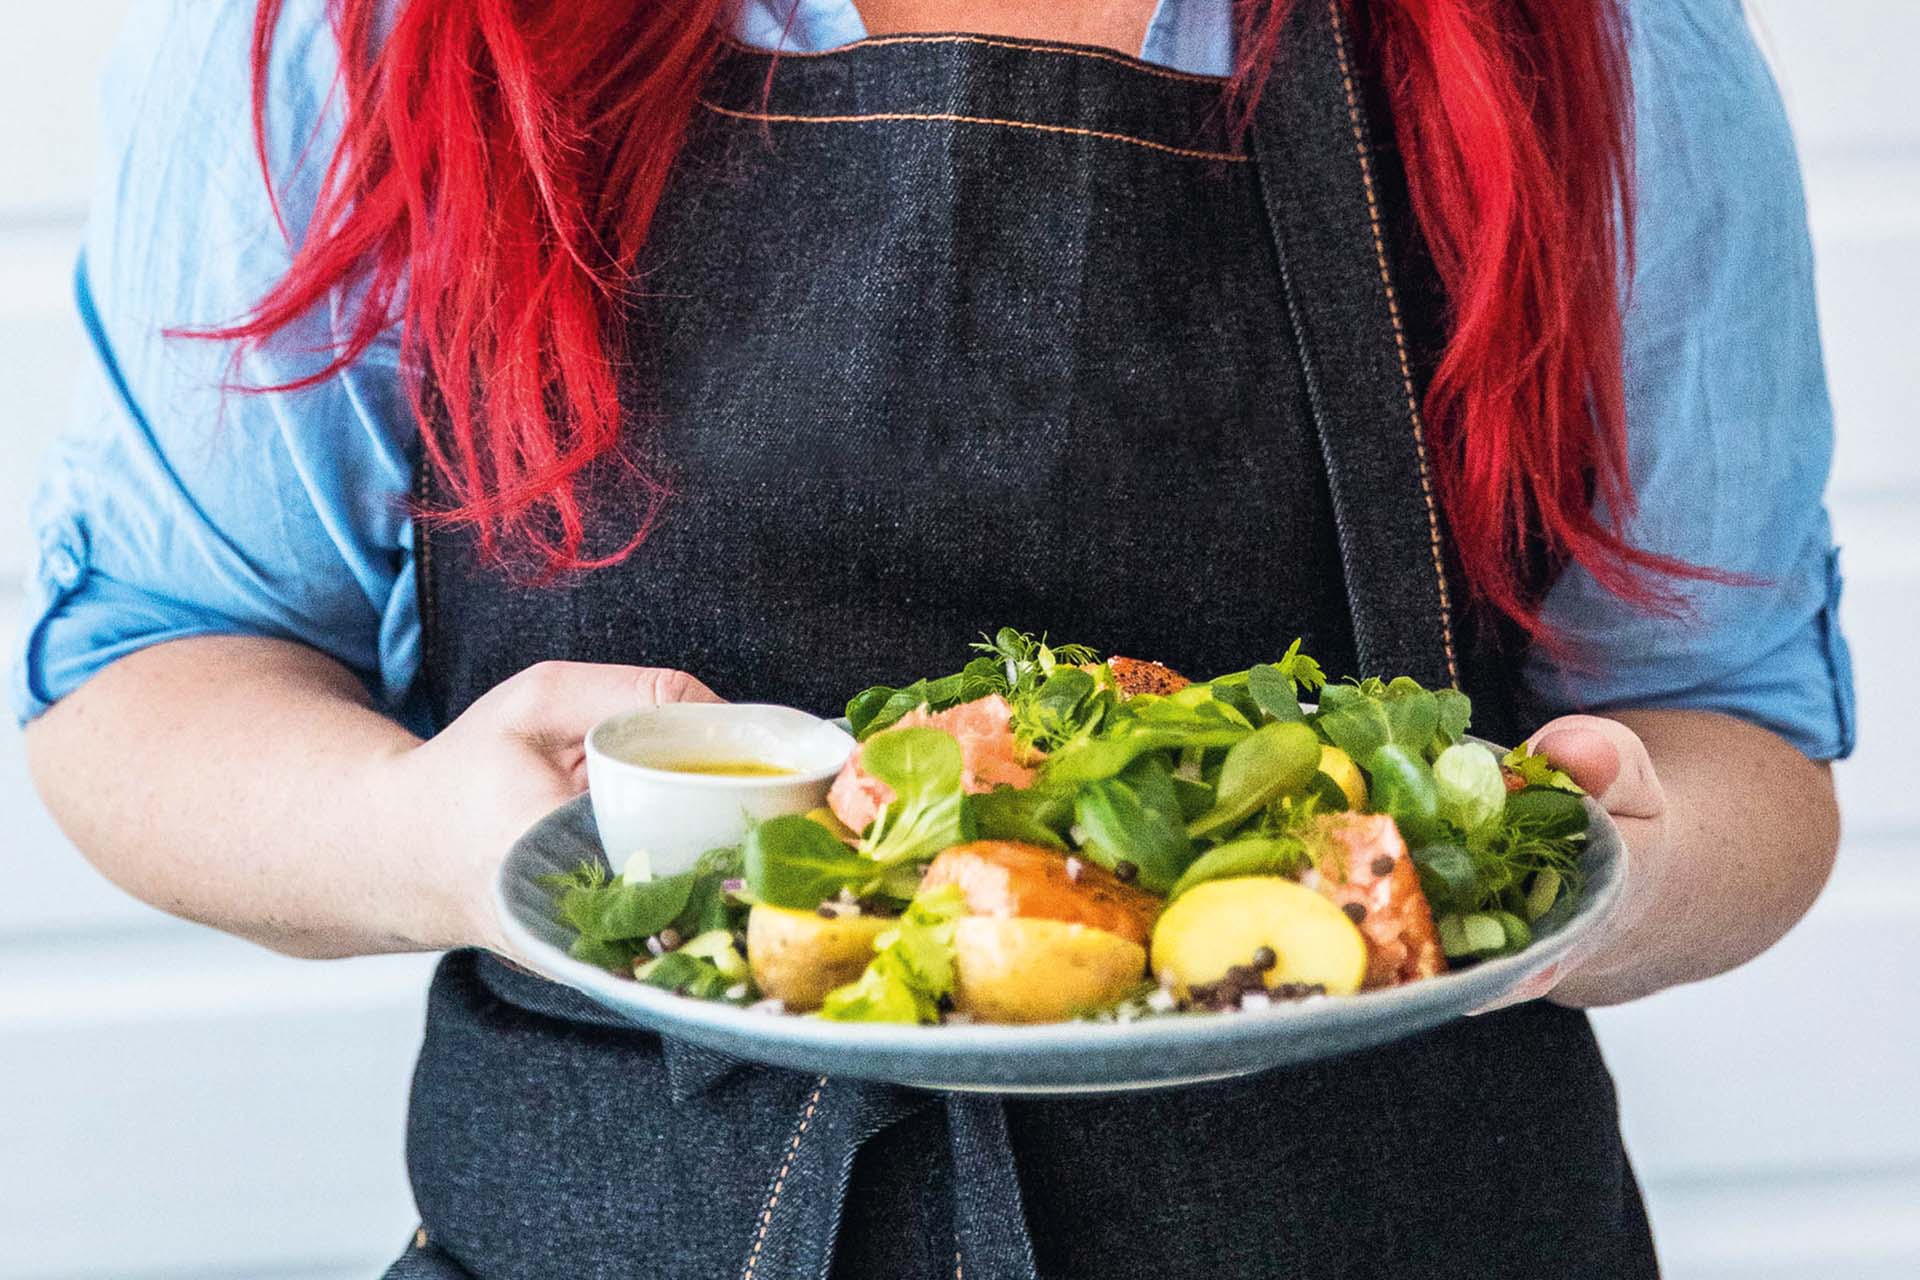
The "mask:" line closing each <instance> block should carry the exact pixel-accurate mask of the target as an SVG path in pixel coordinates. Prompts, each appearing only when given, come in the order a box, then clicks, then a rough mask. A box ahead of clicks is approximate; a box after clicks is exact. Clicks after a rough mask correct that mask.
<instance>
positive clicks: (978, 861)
mask: <svg viewBox="0 0 1920 1280" xmlns="http://www.w3.org/2000/svg"><path fill="white" fill-rule="evenodd" d="M1074 861H1075V862H1077V863H1078V864H1079V865H1078V866H1076V867H1069V865H1068V862H1067V855H1066V854H1064V853H1061V852H1060V851H1059V850H1057V849H1049V848H1046V847H1045V846H1043V845H1037V844H1022V843H1020V842H1019V841H1016V840H975V841H973V842H971V843H969V844H960V845H955V846H954V847H953V848H951V849H948V850H947V851H946V852H945V853H942V854H941V855H940V856H939V857H937V858H935V859H934V860H933V865H931V866H929V867H928V868H927V875H926V879H924V880H922V881H921V886H922V887H923V888H927V889H931V888H933V887H934V886H936V885H942V884H957V885H959V886H960V892H961V895H962V896H963V897H965V899H966V902H967V913H968V914H969V915H976V916H1029V917H1032V918H1034V919H1039V920H1059V921H1061V922H1063V923H1066V924H1084V925H1091V926H1093V927H1094V928H1096V929H1104V930H1106V931H1107V932H1108V933H1117V934H1119V935H1120V936H1121V937H1123V938H1127V939H1129V940H1131V941H1133V942H1136V943H1138V944H1139V945H1140V946H1142V947H1144V946H1146V945H1147V939H1148V937H1149V936H1151V934H1152V932H1153V919H1154V917H1155V916H1157V915H1159V914H1160V899H1159V898H1157V897H1155V896H1154V895H1153V894H1151V893H1148V892H1147V891H1146V890H1145V889H1139V888H1136V887H1134V886H1133V885H1130V884H1123V883H1122V882H1121V881H1120V880H1118V879H1117V878H1115V876H1114V874H1113V873H1112V872H1111V871H1108V870H1107V869H1106V868H1104V867H1102V866H1100V865H1099V864H1098V863H1094V862H1090V861H1085V860H1083V859H1078V858H1076V859H1075V860H1074Z"/></svg>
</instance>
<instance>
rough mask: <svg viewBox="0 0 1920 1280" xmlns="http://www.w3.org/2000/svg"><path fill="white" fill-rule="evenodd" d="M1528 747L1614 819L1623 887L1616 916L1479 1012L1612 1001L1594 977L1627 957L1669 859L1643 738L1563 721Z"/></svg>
mask: <svg viewBox="0 0 1920 1280" xmlns="http://www.w3.org/2000/svg"><path fill="white" fill-rule="evenodd" d="M1528 743H1529V745H1530V746H1531V747H1532V748H1533V749H1534V750H1535V751H1538V752H1540V753H1541V754H1543V755H1545V756H1547V757H1548V758H1549V759H1550V760H1552V761H1553V763H1554V766H1555V767H1556V768H1559V769H1562V770H1565V771H1566V773H1567V774H1568V775H1569V776H1571V777H1572V778H1573V780H1574V781H1575V782H1577V783H1579V784H1580V786H1581V788H1582V789H1583V790H1585V791H1586V792H1587V794H1588V795H1590V796H1592V797H1593V798H1594V799H1595V800H1596V801H1598V802H1599V804H1600V806H1601V807H1602V808H1604V809H1605V810H1606V811H1607V812H1608V813H1609V814H1610V815H1612V817H1613V820H1614V822H1615V823H1616V824H1617V825H1618V826H1619V828H1620V835H1621V837H1622V843H1623V844H1624V845H1625V853H1626V884H1625V890H1624V892H1623V893H1622V894H1621V896H1620V900H1619V902H1617V903H1616V904H1615V906H1614V909H1613V911H1612V912H1611V913H1610V914H1609V915H1608V916H1607V917H1606V918H1605V919H1604V920H1602V921H1601V922H1600V924H1599V925H1598V926H1596V927H1595V928H1594V929H1593V930H1592V932H1590V933H1588V934H1587V936H1586V937H1584V938H1582V939H1581V940H1580V941H1579V943H1577V944H1576V945H1575V946H1574V948H1573V949H1572V950H1571V951H1569V952H1568V953H1567V954H1566V955H1565V956H1563V957H1561V958H1560V959H1559V960H1557V961H1555V962H1554V963H1553V964H1552V965H1550V966H1549V967H1547V968H1546V969H1544V970H1542V971H1541V972H1540V973H1538V974H1536V975H1535V976H1534V977H1532V978H1530V979H1528V980H1527V981H1526V982H1524V983H1522V984H1521V985H1520V986H1519V987H1517V988H1515V989H1514V990H1513V991H1512V992H1511V993H1509V994H1508V995H1506V996H1504V997H1502V998H1501V999H1499V1000H1497V1001H1495V1002H1494V1003H1493V1004H1490V1005H1488V1006H1487V1007H1486V1008H1484V1009H1481V1010H1478V1011H1477V1012H1480V1013H1488V1012H1491V1011H1492V1010H1494V1009H1503V1008H1505V1007H1506V1006H1508V1005H1511V1004H1520V1003H1522V1002H1524V1001H1527V1000H1536V999H1539V998H1540V997H1542V996H1547V995H1551V996H1552V998H1553V999H1554V1000H1555V1001H1556V1002H1558V1003H1560V1004H1569V1005H1587V1004H1605V1003H1609V1000H1608V998H1607V996H1606V994H1604V993H1603V990H1602V984H1600V983H1598V982H1597V981H1596V980H1597V979H1600V978H1602V977H1603V975H1605V974H1606V972H1607V971H1608V969H1609V968H1611V967H1612V966H1613V965H1614V964H1616V963H1618V962H1619V961H1620V960H1621V959H1623V958H1624V957H1623V956H1622V955H1621V954H1620V952H1621V950H1622V948H1621V946H1620V944H1621V943H1622V942H1623V941H1624V940H1625V939H1626V937H1627V935H1628V934H1629V933H1631V932H1632V930H1633V927H1634V926H1635V925H1636V924H1638V923H1639V922H1640V921H1641V920H1642V919H1643V918H1644V917H1645V916H1646V914H1647V909H1648V907H1649V906H1651V905H1652V903H1653V902H1654V900H1655V899H1656V898H1657V897H1658V896H1659V886H1660V881H1661V872H1662V870H1663V869H1664V867H1665V866H1666V864H1667V861H1668V858H1669V852H1668V843H1667V826H1668V824H1667V793H1666V789H1665V788H1664V787H1662V786H1661V784H1660V775H1659V774H1658V772H1656V771H1655V769H1654V765H1653V757H1652V755H1651V754H1649V752H1648V751H1647V746H1646V744H1645V743H1644V742H1642V741H1641V740H1640V735H1638V734H1636V733H1635V732H1634V731H1633V730H1631V729H1629V728H1627V726H1626V725H1624V724H1621V723H1620V722H1619V721H1618V720H1608V719H1605V718H1603V717H1600V716H1562V717H1560V718H1559V719H1558V720H1553V721H1549V722H1548V723H1547V725H1546V726H1545V727H1543V728H1542V729H1541V730H1540V731H1539V732H1538V733H1536V734H1534V735H1533V737H1532V738H1530V739H1529V740H1528Z"/></svg>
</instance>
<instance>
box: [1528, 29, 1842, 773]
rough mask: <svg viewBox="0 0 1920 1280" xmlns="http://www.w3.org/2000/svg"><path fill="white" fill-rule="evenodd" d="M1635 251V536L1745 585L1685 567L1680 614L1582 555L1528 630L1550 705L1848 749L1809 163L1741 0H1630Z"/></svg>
mask: <svg viewBox="0 0 1920 1280" xmlns="http://www.w3.org/2000/svg"><path fill="white" fill-rule="evenodd" d="M1632 9H1633V35H1632V59H1633V75H1634V84H1635V92H1636V96H1637V99H1638V106H1637V122H1636V123H1637V132H1638V162H1637V163H1638V203H1637V218H1638V222H1637V233H1638V255H1637V261H1636V265H1635V270H1634V276H1633V280H1632V285H1631V293H1630V299H1629V305H1628V309H1627V314H1626V348H1627V350H1626V372H1627V420H1628V440H1629V453H1630V467H1631V474H1632V479H1633V483H1634V487H1635V490H1636V492H1637V494H1638V498H1639V510H1638V512H1637V514H1636V516H1635V517H1634V518H1633V519H1632V520H1631V521H1630V522H1629V524H1628V534H1629V536H1630V538H1631V540H1632V541H1634V542H1635V543H1636V544H1638V545H1640V546H1642V547H1645V548H1647V549H1649V550H1652V551H1657V552H1661V553H1663V554H1666V555H1670V556H1676V557H1679V558H1680V559H1683V560H1686V561H1688V562H1690V563H1692V564H1696V565H1701V566H1707V567H1711V568H1714V569H1719V570H1724V571H1728V572H1730V573H1733V574H1738V575H1743V576H1744V577H1746V578H1747V579H1748V580H1750V582H1751V583H1752V585H1744V584H1743V585H1722V584H1717V583H1687V584H1684V585H1683V588H1682V590H1683V594H1684V596H1685V602H1686V605H1687V606H1688V607H1687V609H1686V611H1685V613H1686V616H1684V617H1680V618H1672V617H1663V616H1657V615H1654V614H1650V613H1648V612H1645V611H1642V610H1638V609H1635V608H1633V607H1631V606H1628V605H1624V604H1622V603H1621V602H1620V601H1619V600H1617V599H1616V598H1614V597H1612V596H1610V595H1609V594H1608V593H1607V592H1605V591H1604V590H1602V589H1601V588H1600V587H1599V586H1598V585H1597V584H1596V583H1595V582H1594V580H1593V579H1592V577H1591V576H1589V575H1588V574H1586V573H1585V572H1584V571H1582V570H1580V569H1579V568H1578V567H1577V566H1576V567H1573V568H1570V569H1569V570H1568V571H1567V572H1566V573H1565V574H1563V575H1562V577H1561V578H1560V580H1559V581H1558V582H1557V583H1556V584H1555V585H1554V587H1553V589H1552V591H1551V592H1550V593H1549V596H1548V599H1547V601H1546V610H1545V613H1546V619H1547V621H1548V623H1549V624H1550V625H1551V626H1552V627H1554V628H1555V629H1556V630H1557V631H1558V632H1559V633H1560V635H1561V636H1562V637H1563V638H1564V639H1565V641H1566V642H1567V651H1566V653H1565V654H1564V655H1563V656H1562V657H1561V658H1559V659H1558V660H1555V658H1553V657H1552V656H1550V655H1548V654H1547V653H1545V652H1544V651H1539V650H1536V652H1535V654H1534V656H1533V658H1532V659H1531V661H1530V663H1529V669H1528V673H1527V674H1528V680H1529V684H1530V685H1531V687H1532V689H1533V691H1534V693H1535V694H1536V695H1537V696H1538V697H1539V698H1540V699H1541V700H1542V701H1543V702H1545V703H1546V704H1547V705H1548V706H1550V707H1555V708H1563V709H1589V710H1606V709H1610V708H1623V707H1685V708H1699V709H1705V710H1713V711H1720V712H1725V713H1728V714H1731V715H1736V716H1739V717H1741V718H1743V719H1747V720H1750V721H1753V722H1755V723H1757V724H1760V725H1763V726H1765V727H1766V728H1769V729H1771V730H1773V731H1775V732H1776V733H1779V734H1780V735H1781V736H1783V737H1785V738H1786V739H1787V740H1788V741H1790V742H1792V743H1793V744H1794V745H1795V746H1797V747H1798V748H1800V750H1801V751H1803V752H1805V753H1806V754H1807V755H1808V756H1810V757H1812V758H1814V759H1835V758H1838V757H1842V756H1845V755H1846V754H1848V752H1850V751H1851V750H1852V747H1853V740H1854V726H1853V681H1852V674H1851V670H1850V666H1849V662H1848V656H1847V647H1846V642H1845V639H1844V637H1843V636H1842V635H1841V632H1840V627H1839V621H1838V614H1837V607H1838V604H1839V596H1840V573H1839V562H1838V553H1837V552H1836V550H1835V549H1834V547H1833V542H1832V533H1831V529H1830V526H1829V522H1828V517H1827V512H1826V509H1825V507H1824V505H1823V502H1822V492H1823V490H1824V489H1825V486H1826V481H1827V474H1828V470H1829V467H1830V464H1831V460H1832V453H1833V413H1832V409H1831V406H1830V404H1829V402H1828V397H1827V385H1826V375H1825V370H1824V367H1823V362H1822V358H1821V352H1820V339H1819V329H1818V322H1817V319H1816V316H1815V309H1814V277H1813V253H1812V247H1811V244H1810V241H1809V237H1808V232H1807V216H1806V203H1805V197H1804V194H1803V191H1802V189H1801V184H1800V174H1799V164H1798V160H1797V158H1796V156H1795V153H1794V147H1793V139H1792V135H1791V132H1790V130H1789V128H1788V124H1787V120H1786V115H1785V111H1784V108H1783V106H1782V103H1781V101H1780V95H1779V92H1778V90H1777V88H1776V87H1775V85H1774V82H1773V79H1772V77H1771V74H1770V73H1769V71H1768V69H1767V67H1766V64H1765V62H1764V60H1763V59H1762V57H1761V55H1760V52H1759V49H1758V47H1757V46H1756V44H1755V42H1754V40H1753V37H1752V33H1751V31H1750V30H1749V29H1748V27H1747V25H1746V20H1745V17H1744V16H1743V14H1742V11H1741V6H1740V4H1739V3H1738V2H1737V0H1650V2H1649V0H1643V2H1642V3H1638V4H1635V5H1634V6H1632Z"/></svg>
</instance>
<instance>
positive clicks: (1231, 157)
mask: <svg viewBox="0 0 1920 1280" xmlns="http://www.w3.org/2000/svg"><path fill="white" fill-rule="evenodd" d="M700 105H701V106H703V107H705V108H706V109H707V110H709V111H711V112H713V113H714V114H715V115H722V116H730V117H732V118H733V119H735V120H762V121H766V122H767V123H769V124H872V123H882V122H887V121H909V122H916V123H922V124H991V125H999V126H1001V127H1002V128H1006V129H1030V130H1032V131H1033V132H1035V133H1064V134H1070V135H1072V136H1074V137H1079V138H1099V139H1101V140H1102V141H1106V142H1126V143H1131V144H1132V145H1134V146H1136V147H1145V148H1147V149H1148V150H1149V151H1163V152H1165V153H1166V154H1168V155H1170V156H1180V157H1182V158H1184V159H1187V160H1223V161H1225V162H1226V163H1228V164H1244V163H1246V159H1247V158H1246V156H1244V155H1236V154H1234V153H1233V152H1231V151H1197V150H1194V149H1193V148H1191V147H1175V146H1170V145H1168V144H1167V143H1164V142H1149V141H1148V140H1147V139H1145V138H1135V137H1133V136H1131V135H1129V134H1124V133H1108V132H1107V131H1106V130H1104V129H1077V128H1074V127H1073V126H1071V125H1064V124H1035V123H1033V122H1032V121H1031V120H996V119H993V118H991V117H988V116H962V115H954V114H951V113H949V112H944V111H942V112H918V111H880V112H875V113H873V114H871V115H858V116H790V115H776V114H772V113H769V112H765V111H735V110H733V109H732V108H731V107H722V106H719V105H717V104H715V103H711V102H706V101H702V102H701V104H700Z"/></svg>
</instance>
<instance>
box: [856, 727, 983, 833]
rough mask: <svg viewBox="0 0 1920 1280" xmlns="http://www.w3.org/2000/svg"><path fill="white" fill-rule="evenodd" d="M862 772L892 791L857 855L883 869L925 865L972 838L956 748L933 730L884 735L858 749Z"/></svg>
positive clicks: (969, 816) (902, 730)
mask: <svg viewBox="0 0 1920 1280" xmlns="http://www.w3.org/2000/svg"><path fill="white" fill-rule="evenodd" d="M860 762H861V764H862V766H863V767H865V769H866V771H867V772H868V773H870V774H872V775H873V776H874V777H876V778H878V779H879V780H880V781H882V782H884V783H886V784H887V785H888V786H889V787H891V788H892V789H893V799H892V800H891V801H889V802H888V803H887V804H886V805H885V806H884V807H882V808H881V810H880V814H879V816H878V817H876V818H875V819H874V820H873V826H872V827H871V828H870V829H869V831H868V833H867V838H866V839H865V841H863V842H862V844H861V847H860V851H861V852H862V853H864V854H865V855H866V856H867V857H869V858H871V859H873V860H874V861H875V862H878V863H881V864H882V865H887V866H895V865H901V864H904V863H909V862H925V861H928V860H929V859H931V858H932V857H933V856H934V855H935V854H937V853H939V852H940V851H941V850H942V849H947V848H951V847H952V846H953V845H956V844H964V843H966V842H967V841H968V840H971V839H972V838H973V822H972V812H971V810H970V809H969V808H968V806H967V802H966V800H967V796H966V789H965V788H964V787H963V786H962V785H961V769H962V756H961V753H960V744H959V743H958V742H955V741H954V740H953V738H952V737H951V736H949V735H948V734H945V733H942V732H941V731H940V730H938V729H923V728H916V729H889V730H887V731H886V732H885V733H881V734H876V735H875V736H874V737H872V738H870V739H868V740H867V743H866V745H865V746H863V747H862V748H861V749H860Z"/></svg>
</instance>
